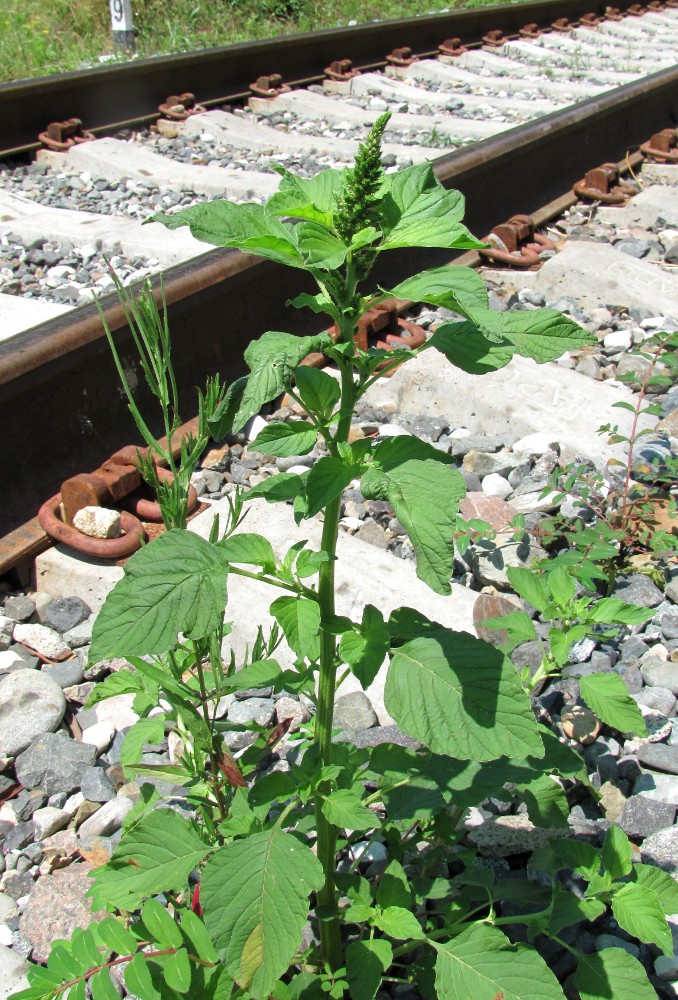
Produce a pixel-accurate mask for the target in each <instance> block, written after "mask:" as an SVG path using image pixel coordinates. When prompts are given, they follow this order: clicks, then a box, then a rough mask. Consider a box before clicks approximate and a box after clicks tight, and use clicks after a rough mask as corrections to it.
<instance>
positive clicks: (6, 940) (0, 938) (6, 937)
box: [0, 924, 14, 948]
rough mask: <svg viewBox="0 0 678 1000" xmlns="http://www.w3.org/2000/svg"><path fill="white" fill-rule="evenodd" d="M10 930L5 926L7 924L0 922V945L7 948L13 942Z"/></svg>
mask: <svg viewBox="0 0 678 1000" xmlns="http://www.w3.org/2000/svg"><path fill="white" fill-rule="evenodd" d="M13 940H14V939H13V938H12V932H11V930H10V929H9V927H8V926H7V924H0V945H4V946H5V948H9V947H11V945H12V942H13Z"/></svg>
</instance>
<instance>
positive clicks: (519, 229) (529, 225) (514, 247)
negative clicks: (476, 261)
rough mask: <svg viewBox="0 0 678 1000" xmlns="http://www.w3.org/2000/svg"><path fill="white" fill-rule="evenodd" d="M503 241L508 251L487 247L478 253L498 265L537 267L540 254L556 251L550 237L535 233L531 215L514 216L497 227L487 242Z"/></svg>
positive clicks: (486, 239) (486, 238)
mask: <svg viewBox="0 0 678 1000" xmlns="http://www.w3.org/2000/svg"><path fill="white" fill-rule="evenodd" d="M493 237H494V238H495V239H496V240H501V242H502V244H503V246H504V247H506V249H505V250H504V249H502V248H500V247H487V248H483V249H482V250H479V251H478V253H479V254H480V255H481V256H482V257H485V258H487V259H488V260H491V261H492V262H493V263H496V264H506V265H507V266H508V267H518V268H521V269H522V268H526V267H535V265H537V264H539V263H541V261H540V258H539V254H540V253H541V252H542V250H555V248H556V247H555V243H554V242H553V240H550V239H549V238H548V236H542V235H541V233H535V231H534V221H533V219H532V217H531V216H529V215H513V216H512V217H511V218H510V219H509V220H508V222H505V223H503V224H502V225H500V226H495V227H494V229H493V230H492V232H491V233H490V234H489V236H486V237H485V242H489V243H491V242H492V238H493Z"/></svg>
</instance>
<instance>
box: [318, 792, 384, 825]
mask: <svg viewBox="0 0 678 1000" xmlns="http://www.w3.org/2000/svg"><path fill="white" fill-rule="evenodd" d="M322 809H323V815H324V817H325V819H327V820H328V822H330V823H331V824H332V825H333V826H339V827H341V829H342V830H373V829H376V828H378V827H380V826H381V820H380V819H379V817H378V816H377V815H376V813H373V812H372V810H371V809H368V808H367V806H364V805H363V804H362V803H361V801H360V799H359V798H358V796H357V795H356V794H355V793H354V792H352V791H351V790H350V789H348V788H339V789H338V790H337V791H336V792H331V793H330V794H329V795H327V796H326V797H325V799H324V801H323V806H322Z"/></svg>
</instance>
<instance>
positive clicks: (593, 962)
mask: <svg viewBox="0 0 678 1000" xmlns="http://www.w3.org/2000/svg"><path fill="white" fill-rule="evenodd" d="M574 985H575V987H576V989H577V990H578V992H579V996H580V997H581V1000H657V994H656V992H655V990H654V988H653V987H652V986H651V985H650V983H649V981H648V978H647V973H646V972H645V969H644V968H643V966H642V965H641V964H640V962H639V961H638V960H637V959H636V958H634V957H633V955H629V953H628V952H627V951H624V949H623V948H603V950H602V951H598V952H594V954H592V955H581V956H580V958H579V964H578V966H577V971H576V972H575V974H574Z"/></svg>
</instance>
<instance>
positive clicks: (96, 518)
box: [73, 506, 120, 538]
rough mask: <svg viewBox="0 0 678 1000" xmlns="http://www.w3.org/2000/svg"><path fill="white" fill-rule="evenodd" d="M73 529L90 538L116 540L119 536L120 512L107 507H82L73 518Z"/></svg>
mask: <svg viewBox="0 0 678 1000" xmlns="http://www.w3.org/2000/svg"><path fill="white" fill-rule="evenodd" d="M73 527H74V528H77V529H78V531H81V532H82V533H83V535H89V536H90V538H117V537H118V535H119V534H120V512H119V511H117V510H109V509H108V507H94V506H90V507H82V508H81V509H80V510H79V511H78V512H77V513H76V514H75V515H74V516H73Z"/></svg>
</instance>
